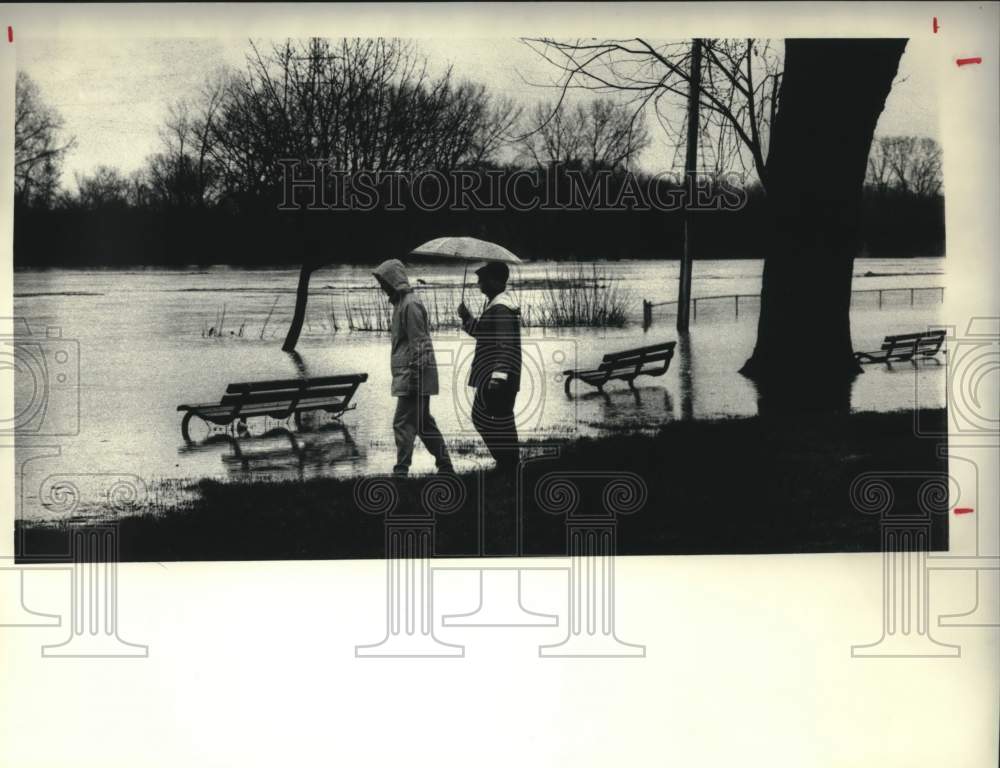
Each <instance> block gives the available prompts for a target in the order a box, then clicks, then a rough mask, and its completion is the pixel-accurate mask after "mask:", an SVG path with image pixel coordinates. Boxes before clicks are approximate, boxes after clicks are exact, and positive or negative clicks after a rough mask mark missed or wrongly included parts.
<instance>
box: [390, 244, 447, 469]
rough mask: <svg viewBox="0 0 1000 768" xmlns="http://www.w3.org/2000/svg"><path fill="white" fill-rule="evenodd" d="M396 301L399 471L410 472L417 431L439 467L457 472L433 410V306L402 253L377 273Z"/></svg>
mask: <svg viewBox="0 0 1000 768" xmlns="http://www.w3.org/2000/svg"><path fill="white" fill-rule="evenodd" d="M372 274H373V275H374V276H375V280H376V281H377V282H378V284H379V285H380V286H381V288H382V290H383V291H384V292H385V294H386V295H387V296H388V297H389V302H390V303H391V304H392V320H391V323H390V328H391V331H392V349H391V352H390V363H391V367H392V394H393V395H395V396H396V415H395V416H394V417H393V420H392V428H393V433H394V435H395V438H396V465H395V467H393V470H392V471H393V474H394V475H396V476H397V477H406V475H407V474H409V471H410V463H411V461H412V459H413V444H414V442H415V441H416V437H417V435H420V439H421V440H422V441H423V444H424V445H425V446H426V447H427V450H428V451H430V452H431V454H432V455H433V456H434V459H435V462H436V463H437V468H438V472H446V473H453V472H454V471H455V470H454V468H453V467H452V464H451V457H450V456H449V454H448V447H447V445H445V442H444V437H443V436H442V435H441V430H440V429H438V426H437V422H435V421H434V417H433V416H431V408H430V400H431V395H436V394H437V393H438V372H437V361H436V360H435V358H434V346H433V345H432V344H431V337H430V331H429V329H428V322H427V310H426V309H425V308H424V305H423V303H422V302H421V301H420V299H418V298H417V297H416V295H415V294H414V292H413V289H412V288H411V287H410V282H409V280H408V279H407V277H406V269H405V268H404V267H403V263H402V262H401V261H399V259H389V260H388V261H384V262H382V263H381V264H379V265H378V267H376V269H375V271H374V272H373V273H372Z"/></svg>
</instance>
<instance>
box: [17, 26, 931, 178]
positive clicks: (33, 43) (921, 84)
mask: <svg viewBox="0 0 1000 768" xmlns="http://www.w3.org/2000/svg"><path fill="white" fill-rule="evenodd" d="M257 42H258V44H259V45H262V46H263V48H265V49H266V48H267V46H268V42H267V41H257ZM417 45H418V46H419V49H420V51H421V52H422V53H423V54H424V55H426V57H427V60H428V65H429V69H430V71H431V72H432V73H437V72H440V71H443V70H444V69H445V68H446V67H447V66H448V65H451V66H453V68H454V73H455V75H457V76H458V77H459V78H467V79H470V80H474V81H478V82H482V83H485V84H486V85H487V86H488V87H489V88H490V89H491V90H492V91H493V92H497V93H501V94H503V95H505V96H511V97H514V98H516V99H517V100H518V101H519V102H520V103H523V104H526V105H529V104H531V103H533V102H536V101H539V100H547V99H552V98H553V97H554V96H555V95H556V91H555V90H553V89H547V88H545V87H542V86H541V85H539V84H545V83H554V82H556V80H555V78H556V77H557V72H556V70H555V69H554V67H553V66H552V65H551V64H548V63H547V62H545V61H544V60H542V59H541V58H540V57H539V56H538V55H537V54H536V53H535V52H533V51H532V50H531V49H530V48H529V47H528V46H527V45H526V44H524V43H523V42H521V41H519V40H516V39H495V38H491V39H479V38H469V39H455V38H449V39H440V40H434V39H429V40H428V39H423V40H420V41H419V42H418V43H417ZM248 49H249V43H248V40H247V39H246V38H230V39H224V38H223V39H205V38H197V39H195V38H174V39H168V38H149V39H135V38H130V39H122V38H114V39H108V40H107V41H105V42H103V43H102V44H101V45H95V44H94V40H93V39H76V40H74V39H71V38H69V39H67V38H62V39H51V40H39V39H32V40H23V41H21V42H20V43H19V46H18V68H19V69H23V70H24V71H26V72H27V73H28V74H29V75H30V76H31V77H32V78H33V79H34V80H35V81H36V83H37V84H38V86H39V88H40V89H41V92H42V95H43V98H44V99H45V100H46V101H47V102H48V103H49V104H51V105H52V106H54V107H55V108H56V109H57V110H58V111H59V112H60V113H61V115H62V117H63V119H64V121H65V131H66V133H67V134H68V135H71V136H74V137H75V138H76V147H75V148H74V150H73V151H72V153H71V154H70V155H69V156H68V157H67V159H66V162H65V164H64V168H63V183H64V185H66V186H67V187H68V188H74V187H75V183H74V181H73V179H74V174H75V173H89V172H91V171H93V169H94V168H95V167H96V166H98V165H111V166H114V167H117V168H119V169H120V170H122V171H123V172H125V173H128V172H130V171H132V170H135V169H137V168H139V167H141V166H142V165H143V164H144V161H145V159H146V157H147V156H148V155H150V154H152V153H154V152H156V151H158V149H159V146H160V139H159V133H158V132H159V129H160V127H161V126H162V125H163V122H164V120H165V119H166V116H167V109H168V105H169V104H171V103H173V102H175V101H177V100H178V99H181V98H183V97H186V96H189V95H191V94H196V93H197V92H198V90H199V88H200V86H201V84H202V83H203V82H204V80H205V78H206V76H208V75H209V74H211V73H212V72H213V71H215V70H216V69H218V68H219V67H242V66H244V62H245V56H246V52H247V51H248ZM935 72H936V69H935V61H934V60H933V59H932V58H931V56H930V50H929V47H928V46H926V45H921V44H919V43H916V42H915V41H911V42H910V44H909V45H908V46H907V50H906V52H905V53H904V54H903V58H902V61H901V62H900V71H899V75H898V76H897V79H896V83H895V84H894V86H893V89H892V92H891V93H890V95H889V99H888V101H887V103H886V108H885V111H884V112H883V114H882V116H881V118H880V119H879V124H878V130H877V133H878V134H879V135H895V134H905V135H917V136H930V137H932V138H939V133H938V115H937V109H936V105H937V102H938V99H937V95H938V88H937V78H936V76H935ZM649 128H650V134H651V138H652V142H651V145H650V147H649V148H648V149H647V150H646V151H645V152H644V153H643V155H642V157H641V159H640V162H639V166H640V168H642V169H643V170H647V171H651V172H657V171H664V170H669V169H670V168H671V166H672V162H673V158H674V146H673V144H672V143H671V142H670V140H669V139H668V137H667V136H666V134H665V133H664V132H663V130H662V129H661V128H660V127H659V126H657V125H656V124H654V123H650V124H649Z"/></svg>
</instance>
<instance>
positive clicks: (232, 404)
mask: <svg viewBox="0 0 1000 768" xmlns="http://www.w3.org/2000/svg"><path fill="white" fill-rule="evenodd" d="M367 380H368V374H367V373H350V374H344V375H340V376H320V377H317V378H313V379H278V380H275V381H253V382H244V383H240V384H230V385H229V386H228V387H226V394H224V395H223V396H222V399H221V400H220V401H219V402H218V403H202V404H198V405H178V406H177V410H178V411H182V412H184V418H183V420H182V421H181V435H182V436H183V438H184V439H185V440H186V441H188V442H190V441H191V435H190V432H189V431H188V427H189V425H190V423H191V419H192V418H194V417H195V416H197V417H198V418H199V419H201V420H202V421H204V422H206V423H212V424H217V425H219V426H225V425H226V424H231V423H232V422H234V421H236V420H237V419H239V420H241V421H243V420H245V419H247V418H248V417H251V416H270V417H271V418H274V419H287V418H288V417H289V416H294V417H295V420H296V423H298V421H299V416H300V414H302V413H305V412H307V411H326V412H327V413H329V414H332V415H333V416H335V417H337V418H339V417H340V416H342V415H343V414H344V412H345V411H349V410H352V409H353V408H355V407H356V406H354V405H351V400H352V399H353V398H354V394H355V392H357V391H358V387H359V386H361V384H362V382H365V381H367Z"/></svg>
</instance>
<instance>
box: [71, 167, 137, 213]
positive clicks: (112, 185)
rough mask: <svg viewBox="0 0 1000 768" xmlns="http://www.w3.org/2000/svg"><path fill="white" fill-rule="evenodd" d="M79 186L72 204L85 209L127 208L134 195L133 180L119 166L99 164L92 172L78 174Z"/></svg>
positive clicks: (77, 182)
mask: <svg viewBox="0 0 1000 768" xmlns="http://www.w3.org/2000/svg"><path fill="white" fill-rule="evenodd" d="M76 185H77V188H78V191H77V194H76V196H75V198H71V205H76V206H79V207H81V208H83V209H85V210H89V211H94V210H106V209H109V208H126V207H128V205H129V202H130V199H131V197H132V182H131V181H130V180H129V179H128V178H126V177H125V176H124V175H122V173H121V171H119V170H118V169H117V168H112V167H110V166H107V165H99V166H97V168H95V169H94V171H93V172H92V173H90V174H80V173H77V174H76Z"/></svg>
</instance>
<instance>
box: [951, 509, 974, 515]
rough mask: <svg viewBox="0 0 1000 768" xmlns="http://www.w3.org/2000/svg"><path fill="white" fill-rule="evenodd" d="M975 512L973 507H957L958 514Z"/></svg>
mask: <svg viewBox="0 0 1000 768" xmlns="http://www.w3.org/2000/svg"><path fill="white" fill-rule="evenodd" d="M972 512H973V509H972V507H955V514H956V515H971V514H972Z"/></svg>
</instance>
